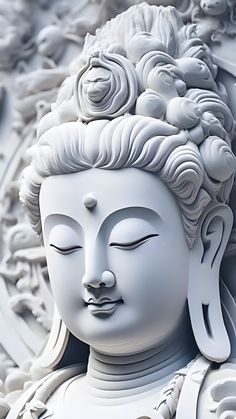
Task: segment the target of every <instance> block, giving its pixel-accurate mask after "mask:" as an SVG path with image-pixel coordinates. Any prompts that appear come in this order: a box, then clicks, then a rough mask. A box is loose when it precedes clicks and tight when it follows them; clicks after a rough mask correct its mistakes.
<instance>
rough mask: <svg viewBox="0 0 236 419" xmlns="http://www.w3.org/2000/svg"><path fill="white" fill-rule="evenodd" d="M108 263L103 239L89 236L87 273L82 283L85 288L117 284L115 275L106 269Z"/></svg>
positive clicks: (87, 242)
mask: <svg viewBox="0 0 236 419" xmlns="http://www.w3.org/2000/svg"><path fill="white" fill-rule="evenodd" d="M107 264H108V261H107V255H106V249H105V245H104V243H103V241H102V240H96V238H94V237H91V236H90V237H88V238H87V240H86V246H85V266H84V268H85V273H84V276H83V278H82V285H83V287H84V288H85V289H87V290H88V289H91V288H93V289H96V288H102V287H104V288H105V287H107V288H109V287H113V286H114V285H115V282H116V280H115V275H114V273H113V272H111V271H109V270H107V269H106V268H107Z"/></svg>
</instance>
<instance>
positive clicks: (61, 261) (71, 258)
mask: <svg viewBox="0 0 236 419" xmlns="http://www.w3.org/2000/svg"><path fill="white" fill-rule="evenodd" d="M47 265H48V272H49V278H50V283H51V287H52V293H53V296H54V299H55V302H56V304H57V306H58V309H59V310H60V307H62V308H64V307H66V306H68V307H70V308H71V309H73V307H74V306H75V305H76V304H78V301H79V298H80V295H81V289H82V285H81V284H82V277H83V274H84V262H83V257H82V255H79V253H78V252H75V253H71V254H70V255H60V254H59V253H56V252H54V251H52V250H51V249H49V250H48V252H47Z"/></svg>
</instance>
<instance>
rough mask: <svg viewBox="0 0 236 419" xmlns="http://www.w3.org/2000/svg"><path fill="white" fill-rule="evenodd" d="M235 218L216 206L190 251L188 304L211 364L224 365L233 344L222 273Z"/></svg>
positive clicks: (197, 339) (193, 322)
mask: <svg viewBox="0 0 236 419" xmlns="http://www.w3.org/2000/svg"><path fill="white" fill-rule="evenodd" d="M232 223H233V215H232V212H231V210H230V208H229V207H228V206H227V205H218V206H216V205H213V204H212V206H211V208H209V209H208V211H207V213H205V215H204V217H203V220H202V222H201V224H200V228H199V230H198V235H197V237H196V240H195V242H194V245H193V248H192V249H191V259H190V272H189V290H188V304H189V312H190V318H191V323H192V328H193V332H194V336H195V340H196V342H197V345H198V347H199V350H200V352H201V353H202V354H203V355H204V356H205V357H206V358H208V359H209V360H211V361H215V362H222V361H225V360H226V359H227V358H228V357H229V355H230V341H229V338H228V335H227V331H226V328H225V325H224V321H223V316H222V310H221V300H220V291H219V270H220V264H221V260H222V257H223V254H224V251H225V248H226V245H227V242H228V239H229V235H230V232H231V228H232Z"/></svg>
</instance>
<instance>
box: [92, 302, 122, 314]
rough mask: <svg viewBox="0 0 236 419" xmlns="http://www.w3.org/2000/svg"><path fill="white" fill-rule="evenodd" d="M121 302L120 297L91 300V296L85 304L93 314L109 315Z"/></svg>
mask: <svg viewBox="0 0 236 419" xmlns="http://www.w3.org/2000/svg"><path fill="white" fill-rule="evenodd" d="M122 303H123V300H122V299H118V300H110V299H107V298H101V299H100V300H93V299H92V298H91V299H89V301H88V302H86V306H87V307H88V309H89V311H90V312H91V313H92V314H94V315H101V314H105V315H110V314H113V313H114V311H115V310H116V309H117V307H118V306H119V305H120V304H122Z"/></svg>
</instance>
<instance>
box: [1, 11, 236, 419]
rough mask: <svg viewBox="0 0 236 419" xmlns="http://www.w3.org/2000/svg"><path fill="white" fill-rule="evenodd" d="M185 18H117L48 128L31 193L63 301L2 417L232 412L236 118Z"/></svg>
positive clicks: (98, 38)
mask: <svg viewBox="0 0 236 419" xmlns="http://www.w3.org/2000/svg"><path fill="white" fill-rule="evenodd" d="M190 29H191V26H184V25H183V23H182V21H181V19H180V18H179V16H178V14H177V12H176V10H175V8H172V7H170V8H169V7H167V8H163V7H156V6H148V5H147V4H141V5H139V6H135V7H132V8H130V9H129V10H128V11H126V12H124V13H122V14H121V15H119V16H117V17H116V18H115V19H113V20H112V21H110V22H108V23H107V24H106V25H105V26H104V27H103V28H101V29H100V30H98V31H97V33H96V35H95V36H94V37H93V36H88V37H87V39H86V42H85V46H84V50H83V52H82V55H81V56H80V57H79V60H78V62H77V63H75V65H74V66H73V70H72V75H71V76H70V77H69V78H68V79H66V80H65V82H64V84H63V86H62V88H61V91H60V93H59V96H58V100H57V102H56V104H55V105H53V107H52V112H51V113H49V114H48V115H46V116H45V117H44V118H43V119H42V121H41V123H40V125H39V128H38V136H39V140H38V143H37V144H36V145H35V146H34V147H33V148H32V149H31V159H32V160H31V164H30V166H29V167H28V168H27V169H26V170H25V172H24V178H23V183H22V187H21V201H22V202H23V204H24V205H25V207H26V209H27V210H28V213H29V216H30V220H31V223H32V227H33V228H34V230H35V231H36V232H37V234H38V235H40V237H41V238H42V240H43V243H44V245H45V248H46V255H47V263H48V270H49V276H50V280H51V286H52V292H53V296H54V299H55V303H56V307H57V309H56V314H55V319H54V325H53V328H52V332H51V336H50V338H49V341H48V344H47V346H46V348H45V350H44V353H43V354H41V356H40V357H39V358H38V359H37V360H36V364H37V365H38V366H39V365H41V367H42V368H45V371H47V372H48V373H47V374H46V373H45V376H44V377H43V378H42V379H41V380H40V381H38V382H35V384H34V385H33V386H32V387H30V388H29V389H28V390H27V391H26V392H25V394H23V395H22V397H21V398H20V399H19V401H18V402H17V403H16V405H15V406H14V407H13V408H12V410H11V411H10V413H9V415H8V419H13V418H15V419H16V418H23V419H30V418H39V417H40V419H46V418H51V417H52V418H53V419H64V418H75V417H76V418H77V417H78V418H80V417H81V418H83V419H93V418H95V417H97V418H103V419H108V418H109V419H110V418H112V419H121V418H122V419H124V418H127V419H137V418H139V419H141V418H143V419H144V418H146V419H148V418H151V419H152V418H159V419H161V418H164V419H170V418H176V419H186V418H188V419H190V418H191V419H192V418H199V419H211V418H212V419H213V418H221V419H226V418H227V419H230V418H235V415H236V397H235V394H236V393H235V390H236V367H235V364H234V357H235V353H236V352H235V339H236V337H235V324H236V318H234V317H233V314H232V313H235V312H236V306H235V302H234V305H233V301H234V300H233V298H232V296H231V294H230V292H229V290H228V289H227V288H226V286H225V285H224V283H223V282H222V290H223V293H222V294H220V289H219V270H220V265H221V260H222V258H223V255H224V252H225V249H226V245H227V242H228V240H229V236H230V232H231V228H232V223H233V215H232V211H231V209H230V207H229V206H228V205H227V203H228V199H229V195H230V191H231V187H232V183H233V178H234V173H235V157H234V155H233V153H232V150H231V145H230V144H231V141H232V139H233V132H234V121H233V117H232V115H231V112H230V110H229V108H228V107H227V105H226V104H225V102H224V100H223V97H224V98H225V96H223V95H222V94H221V92H222V88H221V87H219V86H218V85H217V82H216V71H217V70H216V67H215V65H214V64H213V62H212V59H211V56H210V53H209V50H208V49H207V47H206V46H205V45H204V44H202V42H201V41H200V40H199V39H197V38H194V35H193V33H192V31H191V30H190ZM221 298H222V301H221ZM221 303H222V304H223V307H224V311H225V313H226V314H225V321H224V320H223V314H222V306H221ZM226 326H227V327H226ZM50 371H51V372H50Z"/></svg>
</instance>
